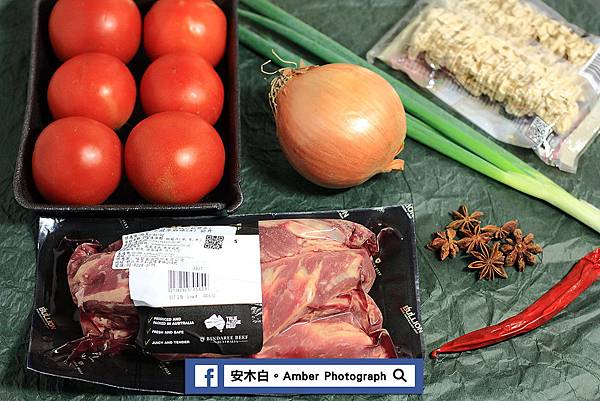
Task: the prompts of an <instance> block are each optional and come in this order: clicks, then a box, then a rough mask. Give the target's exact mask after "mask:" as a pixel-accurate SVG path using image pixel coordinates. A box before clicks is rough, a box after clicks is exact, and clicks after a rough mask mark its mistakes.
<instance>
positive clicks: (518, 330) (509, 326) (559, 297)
mask: <svg viewBox="0 0 600 401" xmlns="http://www.w3.org/2000/svg"><path fill="white" fill-rule="evenodd" d="M599 278H600V248H598V249H596V250H595V251H593V252H590V253H589V254H587V255H586V256H585V257H584V258H583V259H581V260H580V261H579V262H578V263H577V264H576V265H575V266H574V267H573V268H572V269H571V271H570V272H569V273H568V274H567V275H566V276H565V277H564V278H563V279H562V280H561V281H560V282H559V283H558V284H556V285H555V286H554V287H552V288H551V289H550V290H549V291H548V292H546V293H545V294H544V295H542V296H541V297H540V298H539V299H538V300H537V301H535V302H534V303H533V304H532V305H531V306H529V307H528V308H527V309H525V310H524V311H523V312H521V313H519V314H517V315H515V316H513V317H510V318H508V319H506V320H504V321H502V322H500V323H498V324H496V325H493V326H489V327H484V328H483V329H479V330H475V331H472V332H471V333H467V334H465V335H463V336H460V337H458V338H456V339H454V340H452V341H450V342H448V343H446V344H444V345H442V346H441V347H439V348H438V349H436V350H435V351H433V352H432V353H431V357H432V358H437V356H438V354H444V353H451V352H463V351H471V350H474V349H477V348H482V347H487V346H488V345H493V344H497V343H499V342H502V341H505V340H508V339H509V338H512V337H515V336H518V335H520V334H523V333H527V332H528V331H531V330H533V329H535V328H538V327H539V326H541V325H543V324H544V323H546V322H548V321H549V320H550V319H552V318H553V317H554V316H555V315H556V314H557V313H559V312H560V311H562V310H563V309H565V308H566V307H567V305H569V304H570V303H571V302H573V301H574V300H575V298H577V297H578V296H579V294H581V293H582V292H583V291H585V290H586V289H587V288H588V287H589V286H590V285H592V284H593V283H594V282H595V281H596V280H598V279H599Z"/></svg>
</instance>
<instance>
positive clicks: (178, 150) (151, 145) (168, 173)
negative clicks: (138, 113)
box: [125, 111, 225, 204]
mask: <svg viewBox="0 0 600 401" xmlns="http://www.w3.org/2000/svg"><path fill="white" fill-rule="evenodd" d="M224 167H225V149H224V148H223V142H221V137H219V134H218V133H217V131H215V129H214V128H213V127H212V126H211V125H210V124H209V123H207V122H206V121H204V120H203V119H202V118H201V117H198V116H197V115H194V114H190V113H183V112H178V111H167V112H164V113H158V114H154V115H153V116H150V117H148V118H146V119H145V120H143V121H142V122H140V123H139V124H138V125H137V126H136V127H135V128H134V129H133V131H131V134H129V138H128V139H127V143H126V144H125V171H126V172H127V177H128V178H129V181H130V182H131V184H132V185H133V187H134V188H135V189H136V190H137V191H138V192H139V193H140V195H142V196H143V197H144V198H145V199H147V200H148V201H150V202H154V203H170V204H185V203H195V202H198V201H199V200H200V199H201V198H203V197H204V196H205V195H207V194H208V193H209V192H211V191H212V190H213V189H215V187H216V186H217V185H218V184H219V182H220V181H221V178H222V177H223V169H224Z"/></svg>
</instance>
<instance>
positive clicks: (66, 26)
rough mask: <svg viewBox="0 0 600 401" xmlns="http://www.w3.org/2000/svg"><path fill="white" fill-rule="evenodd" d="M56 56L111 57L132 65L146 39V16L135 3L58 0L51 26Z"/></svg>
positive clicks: (123, 1)
mask: <svg viewBox="0 0 600 401" xmlns="http://www.w3.org/2000/svg"><path fill="white" fill-rule="evenodd" d="M49 31H50V42H51V43H52V48H53V49H54V52H55V53H56V56H57V57H58V58H59V59H61V60H63V61H64V60H67V59H69V58H71V57H73V56H77V55H78V54H82V53H89V52H98V53H108V54H111V55H113V56H115V57H118V58H119V59H121V60H122V61H123V62H124V63H128V62H129V61H130V60H131V59H132V58H133V56H134V55H135V53H136V52H137V50H138V48H139V47H140V41H141V38H142V16H141V15H140V11H139V10H138V8H137V6H136V5H135V3H134V2H133V0H58V2H57V3H56V5H55V6H54V8H53V9H52V13H51V14H50V22H49Z"/></svg>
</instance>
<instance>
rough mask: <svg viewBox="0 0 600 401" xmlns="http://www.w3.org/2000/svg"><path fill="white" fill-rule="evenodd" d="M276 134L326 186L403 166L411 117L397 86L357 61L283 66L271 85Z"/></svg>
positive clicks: (299, 166)
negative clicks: (405, 142) (295, 67)
mask: <svg viewBox="0 0 600 401" xmlns="http://www.w3.org/2000/svg"><path fill="white" fill-rule="evenodd" d="M270 100H271V105H272V107H273V112H274V114H275V119H276V123H277V136H278V138H279V142H280V144H281V147H282V148H283V151H284V153H285V155H286V157H287V159H288V160H289V162H290V163H291V164H292V166H293V167H294V168H295V169H296V170H297V171H298V172H299V173H300V174H301V175H302V176H304V177H305V178H306V179H308V180H309V181H312V182H313V183H315V184H317V185H320V186H323V187H327V188H348V187H352V186H355V185H359V184H362V183H363V182H365V181H367V180H368V179H369V178H371V177H373V176H374V175H376V174H379V173H386V172H390V171H392V170H401V169H402V168H403V167H404V162H403V161H402V160H398V159H394V158H395V156H396V155H397V154H398V153H400V151H401V150H402V148H403V147H404V139H405V137H406V116H405V114H404V107H403V106H402V102H401V101H400V98H399V97H398V95H397V93H396V91H395V90H394V89H393V88H392V86H391V85H390V84H389V83H388V82H387V81H386V80H385V79H383V78H382V77H380V76H379V75H378V74H376V73H374V72H371V71H369V70H367V69H366V68H363V67H359V66H357V65H353V64H328V65H323V66H311V67H305V68H299V69H294V70H292V69H284V70H282V73H281V75H280V76H279V77H277V78H276V79H275V80H274V81H273V83H272V87H271V93H270Z"/></svg>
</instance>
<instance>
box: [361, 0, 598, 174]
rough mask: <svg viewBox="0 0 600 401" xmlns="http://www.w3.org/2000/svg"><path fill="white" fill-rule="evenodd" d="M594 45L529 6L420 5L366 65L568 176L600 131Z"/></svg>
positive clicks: (518, 0)
mask: <svg viewBox="0 0 600 401" xmlns="http://www.w3.org/2000/svg"><path fill="white" fill-rule="evenodd" d="M599 43H600V39H599V38H597V37H595V36H593V35H589V34H587V33H585V32H583V31H582V30H581V29H580V28H578V27H576V26H574V25H571V24H569V23H568V22H566V21H565V20H564V19H563V18H562V17H561V16H560V15H559V14H558V13H556V11H554V10H553V9H551V8H550V7H548V6H547V5H545V4H543V3H542V2H538V1H537V0H420V1H418V2H417V4H416V5H415V6H414V7H413V9H412V10H411V11H410V12H409V13H408V14H407V15H406V16H404V17H403V18H402V19H401V20H400V22H399V23H398V24H396V26H394V27H393V28H392V29H391V30H390V31H389V32H388V33H387V34H386V35H385V36H384V37H383V38H382V39H381V40H380V41H379V42H378V43H377V44H376V45H375V46H374V47H373V49H371V50H370V51H369V54H368V58H369V60H370V61H371V62H373V61H374V59H375V58H379V59H381V60H382V61H384V62H385V63H387V64H388V65H390V66H391V67H392V68H394V69H398V70H401V71H403V72H405V73H406V74H407V75H408V76H409V77H410V78H411V79H412V80H413V81H414V82H416V83H417V84H419V85H421V86H423V87H425V88H427V89H428V90H430V91H431V92H432V93H433V94H434V95H436V96H437V97H438V98H440V99H441V100H442V101H444V102H445V103H447V104H448V105H450V106H451V107H453V108H454V109H455V110H456V111H458V112H459V113H461V114H462V115H463V116H465V117H466V118H467V119H469V120H470V121H472V122H473V123H475V124H476V125H477V126H479V127H480V128H481V129H483V130H484V131H485V132H486V133H488V134H489V135H491V136H493V137H495V138H496V139H498V140H501V141H503V142H506V143H509V144H513V145H517V146H522V147H529V148H533V149H534V150H535V151H536V153H537V154H538V156H540V158H541V159H542V160H543V161H544V162H546V163H548V164H551V165H554V166H557V167H559V168H560V169H561V170H564V171H568V172H575V171H576V169H577V161H578V159H579V156H580V155H581V153H583V152H584V151H585V149H586V148H587V147H588V146H589V144H590V143H591V142H592V141H593V139H594V138H595V137H596V135H597V132H598V129H599V128H600V102H599V101H598V100H599V99H600V97H599V93H600V73H599V71H600V56H599V54H598V44H599Z"/></svg>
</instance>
